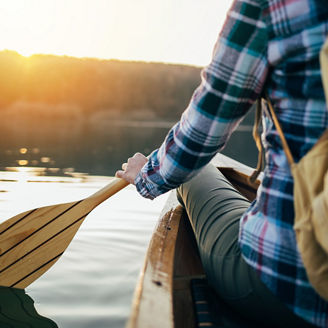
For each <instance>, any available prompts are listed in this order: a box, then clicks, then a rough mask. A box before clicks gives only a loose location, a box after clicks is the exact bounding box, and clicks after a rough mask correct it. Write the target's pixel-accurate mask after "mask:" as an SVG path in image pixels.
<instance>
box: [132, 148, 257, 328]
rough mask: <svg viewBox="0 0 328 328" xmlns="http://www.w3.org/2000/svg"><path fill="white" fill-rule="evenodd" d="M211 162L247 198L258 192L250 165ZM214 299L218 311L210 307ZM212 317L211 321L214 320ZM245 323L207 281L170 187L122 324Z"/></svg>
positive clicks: (163, 327)
mask: <svg viewBox="0 0 328 328" xmlns="http://www.w3.org/2000/svg"><path fill="white" fill-rule="evenodd" d="M213 164H214V165H216V166H217V167H218V169H220V171H221V172H222V173H223V174H224V175H225V176H226V177H227V179H228V180H229V181H230V182H231V183H232V184H233V185H234V186H235V188H236V189H238V190H239V191H240V193H242V194H243V195H244V196H245V197H247V198H248V199H249V200H250V201H252V200H253V199H254V198H255V197H256V191H257V187H258V185H259V184H260V179H259V180H257V181H256V183H255V184H254V185H252V184H250V183H249V181H248V177H249V175H250V174H251V173H252V172H253V169H251V168H250V167H248V166H246V165H243V164H241V163H239V162H237V161H235V160H232V159H230V158H229V157H226V156H224V155H222V154H220V155H218V156H216V157H215V158H214V160H213ZM213 304H215V308H216V309H218V308H219V309H220V311H217V310H215V311H211V307H213ZM214 319H215V320H214ZM218 322H219V324H220V327H248V326H251V325H249V324H247V323H245V322H244V321H243V320H242V319H241V318H239V317H238V316H237V315H236V314H234V313H232V312H231V310H230V309H228V308H226V306H225V305H224V304H223V303H222V302H220V300H218V299H217V297H216V296H215V295H213V293H211V290H210V288H209V287H208V285H207V283H206V275H205V273H204V270H203V267H202V264H201V261H200V258H199V255H198V250H197V246H196V242H195V239H194V235H193V231H192V228H191V226H190V223H189V220H188V217H187V215H186V213H185V212H184V210H183V208H182V207H181V206H180V205H179V204H178V202H177V199H176V197H175V192H172V193H171V195H170V196H169V198H168V201H167V203H166V205H165V207H164V209H163V211H162V213H161V215H160V219H159V221H158V224H157V226H156V228H155V231H154V233H153V235H152V239H151V241H150V244H149V248H148V251H147V254H146V258H145V263H144V266H143V269H142V270H141V273H140V278H139V282H138V284H137V286H136V290H135V295H134V300H133V305H132V311H131V315H130V318H129V320H128V322H127V325H126V328H153V327H156V328H182V327H188V328H193V327H215V326H218V325H217V323H218Z"/></svg>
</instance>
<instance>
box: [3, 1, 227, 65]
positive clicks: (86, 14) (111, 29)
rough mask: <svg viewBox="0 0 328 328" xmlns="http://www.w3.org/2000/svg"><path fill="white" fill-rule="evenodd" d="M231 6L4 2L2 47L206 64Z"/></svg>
mask: <svg viewBox="0 0 328 328" xmlns="http://www.w3.org/2000/svg"><path fill="white" fill-rule="evenodd" d="M230 3H231V0H220V1H216V0H180V1H179V2H178V3H177V2H176V0H139V1H135V0H127V1H117V0H13V1H9V0H8V1H1V2H0V27H1V28H0V39H1V45H0V47H1V49H9V50H15V51H17V52H19V53H20V54H21V55H23V56H30V55H32V54H36V53H44V54H55V55H68V56H75V57H99V58H118V59H123V60H124V59H133V60H145V61H164V62H180V63H191V64H204V63H205V62H207V61H208V59H209V57H210V54H211V52H212V48H213V46H214V43H215V39H216V36H217V32H218V30H219V27H220V25H221V24H222V23H223V20H224V17H225V12H226V10H227V8H228V6H229V5H230ZM181 17H183V23H182V20H181ZM182 40H183V42H182ZM196 40H197V42H196ZM1 49H0V50H1Z"/></svg>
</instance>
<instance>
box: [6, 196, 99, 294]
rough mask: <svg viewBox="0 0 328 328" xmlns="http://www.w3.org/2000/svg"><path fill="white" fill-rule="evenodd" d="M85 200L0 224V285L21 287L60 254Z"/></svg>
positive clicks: (78, 220) (79, 219)
mask: <svg viewBox="0 0 328 328" xmlns="http://www.w3.org/2000/svg"><path fill="white" fill-rule="evenodd" d="M94 207H95V204H94V203H93V202H91V201H89V200H88V199H85V200H83V201H78V202H72V203H66V204H59V205H52V206H46V207H41V208H38V209H35V210H32V211H27V212H24V213H21V214H19V215H17V216H15V217H13V218H11V219H9V220H7V221H6V222H4V223H2V224H1V225H0V286H6V287H15V288H25V287H27V286H28V285H29V284H31V283H32V282H33V281H34V280H36V279H37V278H39V277H40V276H41V275H42V274H43V273H44V272H46V271H47V270H48V269H49V268H50V267H51V266H52V265H53V264H54V263H55V262H56V261H57V260H58V259H59V258H60V256H61V255H62V254H63V252H64V251H65V249H66V248H67V247H68V245H69V243H70V242H71V240H72V238H73V237H74V235H75V234H76V232H77V230H78V229H79V227H80V225H81V224H82V222H83V220H84V218H85V217H86V216H87V215H88V214H89V213H90V211H91V210H92V209H93V208H94Z"/></svg>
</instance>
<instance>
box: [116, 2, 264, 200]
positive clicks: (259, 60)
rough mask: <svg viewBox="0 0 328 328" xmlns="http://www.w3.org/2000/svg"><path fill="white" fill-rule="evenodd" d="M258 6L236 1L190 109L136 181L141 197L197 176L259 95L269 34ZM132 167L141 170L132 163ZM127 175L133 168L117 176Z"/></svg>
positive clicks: (151, 157)
mask: <svg viewBox="0 0 328 328" xmlns="http://www.w3.org/2000/svg"><path fill="white" fill-rule="evenodd" d="M258 2H259V1H255V0H251V1H250V0H243V1H241V0H236V1H234V3H233V5H232V7H231V9H230V10H229V12H228V15H227V19H226V22H225V24H224V26H223V29H222V31H221V33H220V35H219V38H218V41H217V43H216V46H215V49H214V52H213V58H212V61H211V63H210V64H209V65H208V66H207V67H206V68H205V69H203V70H202V82H201V84H200V86H199V87H198V88H197V89H196V91H195V92H194V94H193V96H192V98H191V101H190V103H189V106H188V107H187V109H186V110H185V111H184V113H183V114H182V117H181V119H180V121H179V123H177V124H176V125H175V126H174V127H173V128H172V129H171V130H170V131H169V133H168V135H167V137H166V139H165V141H164V142H163V144H162V145H161V147H160V148H159V149H157V150H155V151H154V152H153V153H152V154H151V156H150V157H149V160H148V161H147V162H146V164H145V165H144V166H143V167H142V169H141V171H140V172H139V173H138V174H137V176H136V177H135V179H134V183H135V185H136V187H137V190H138V191H139V193H140V194H141V195H142V196H144V197H147V198H151V199H152V198H155V197H156V196H158V195H160V194H163V193H165V192H166V191H168V190H170V189H174V188H176V187H177V186H179V185H180V184H181V183H183V182H185V181H187V180H189V179H190V178H192V177H193V176H194V175H195V174H197V173H198V172H199V170H200V169H201V168H202V167H204V166H205V165H206V164H207V163H209V162H210V160H211V159H212V158H213V157H214V156H215V154H216V153H217V152H218V151H220V150H222V149H223V147H224V146H225V144H226V142H227V140H228V139H229V137H230V135H231V133H232V132H233V131H234V130H235V129H236V127H237V126H238V124H239V122H240V121H241V120H242V118H243V117H244V116H245V114H246V112H247V111H248V109H249V108H250V107H251V105H252V104H253V103H254V102H255V100H256V99H257V98H258V96H259V94H260V93H261V91H262V89H263V85H264V82H265V79H266V76H267V73H268V62H267V30H266V25H265V22H264V18H263V13H262V10H261V8H260V5H259V4H258ZM129 165H130V167H131V169H132V168H133V169H134V171H138V170H139V169H140V168H141V163H140V162H139V163H135V162H134V161H133V160H131V161H130V164H129ZM138 165H139V166H138ZM120 172H123V171H120ZM128 174H130V168H129V167H128V168H127V170H126V172H123V173H121V174H119V176H120V177H122V178H124V175H126V176H127V175H128ZM130 176H132V178H130V179H133V174H132V175H131V174H130Z"/></svg>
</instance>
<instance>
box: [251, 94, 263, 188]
mask: <svg viewBox="0 0 328 328" xmlns="http://www.w3.org/2000/svg"><path fill="white" fill-rule="evenodd" d="M261 117H262V105H261V98H258V99H257V101H256V111H255V120H254V125H253V138H254V141H255V144H256V147H257V150H258V152H259V154H258V159H257V166H256V169H255V170H254V171H253V173H252V174H251V176H250V177H249V181H250V183H251V184H254V183H255V181H256V179H257V177H258V176H259V175H260V173H261V171H262V170H263V168H264V162H265V158H264V150H263V144H262V140H261V136H260V132H259V127H260V123H261Z"/></svg>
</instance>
